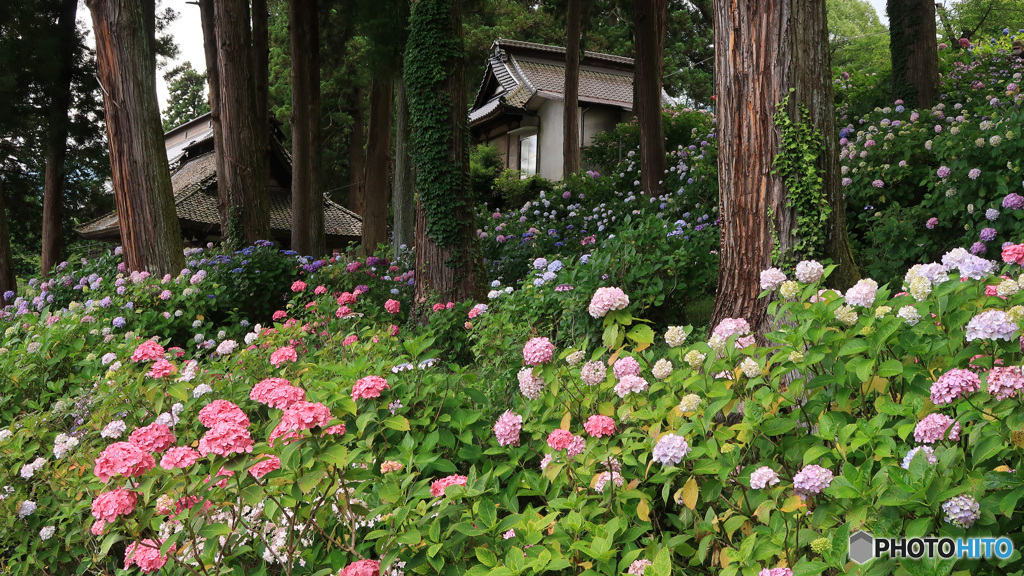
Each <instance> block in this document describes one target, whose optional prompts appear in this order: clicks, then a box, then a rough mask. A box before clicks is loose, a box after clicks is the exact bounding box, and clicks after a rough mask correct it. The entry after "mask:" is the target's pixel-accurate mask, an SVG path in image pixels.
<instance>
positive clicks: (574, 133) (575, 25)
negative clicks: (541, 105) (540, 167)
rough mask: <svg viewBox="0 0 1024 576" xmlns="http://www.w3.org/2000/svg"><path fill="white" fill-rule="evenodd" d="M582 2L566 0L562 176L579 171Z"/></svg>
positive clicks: (566, 176) (565, 176)
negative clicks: (567, 2) (567, 4)
mask: <svg viewBox="0 0 1024 576" xmlns="http://www.w3.org/2000/svg"><path fill="white" fill-rule="evenodd" d="M582 20H583V0H569V6H568V11H567V12H566V16H565V101H564V104H565V110H564V111H563V113H562V118H563V123H562V177H563V178H568V177H569V175H570V174H575V173H576V172H579V171H580V108H579V92H580V28H581V27H582Z"/></svg>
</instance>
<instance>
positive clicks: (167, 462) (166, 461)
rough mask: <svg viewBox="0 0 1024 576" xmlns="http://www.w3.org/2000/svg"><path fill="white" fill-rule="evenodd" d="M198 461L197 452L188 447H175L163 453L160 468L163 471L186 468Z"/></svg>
mask: <svg viewBox="0 0 1024 576" xmlns="http://www.w3.org/2000/svg"><path fill="white" fill-rule="evenodd" d="M197 460H199V452H196V451H195V450H194V449H193V448H191V447H189V446H175V447H174V448H171V449H169V450H168V451H167V452H165V453H164V456H163V458H161V459H160V467H161V468H163V469H165V470H173V469H174V468H188V467H189V466H191V465H193V464H195V463H196V461H197Z"/></svg>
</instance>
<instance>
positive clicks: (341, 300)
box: [338, 292, 357, 306]
mask: <svg viewBox="0 0 1024 576" xmlns="http://www.w3.org/2000/svg"><path fill="white" fill-rule="evenodd" d="M356 299H357V296H356V295H355V294H353V293H351V292H342V293H341V296H338V305H339V306H342V305H345V304H355V303H356Z"/></svg>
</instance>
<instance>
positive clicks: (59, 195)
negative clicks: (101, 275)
mask: <svg viewBox="0 0 1024 576" xmlns="http://www.w3.org/2000/svg"><path fill="white" fill-rule="evenodd" d="M77 14H78V0H62V1H61V5H60V16H59V17H58V19H57V41H58V45H59V52H60V54H59V57H60V63H59V66H60V69H59V71H58V73H57V82H56V84H54V86H53V92H52V94H53V100H52V102H51V103H50V114H49V116H50V121H49V126H48V127H47V132H46V173H45V175H44V182H43V253H42V266H41V272H42V274H43V275H44V276H46V275H48V274H49V273H50V269H52V268H53V266H55V265H56V264H57V263H58V262H60V260H61V253H62V252H63V250H64V229H63V223H62V212H63V206H64V174H65V171H64V160H65V158H66V157H67V151H68V108H69V107H70V106H71V75H72V65H73V64H74V62H73V59H74V55H75V17H76V15H77Z"/></svg>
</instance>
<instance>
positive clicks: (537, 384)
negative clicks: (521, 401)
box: [517, 366, 544, 400]
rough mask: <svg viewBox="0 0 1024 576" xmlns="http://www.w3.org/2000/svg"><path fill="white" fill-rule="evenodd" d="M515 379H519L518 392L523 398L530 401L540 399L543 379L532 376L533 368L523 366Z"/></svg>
mask: <svg viewBox="0 0 1024 576" xmlns="http://www.w3.org/2000/svg"><path fill="white" fill-rule="evenodd" d="M517 377H518V379H519V391H520V392H522V393H523V396H526V397H527V398H529V399H530V400H536V399H538V398H540V393H541V392H543V391H544V379H543V378H541V377H540V376H534V374H533V368H530V367H529V366H523V367H522V368H520V369H519V374H518V375H517Z"/></svg>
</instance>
